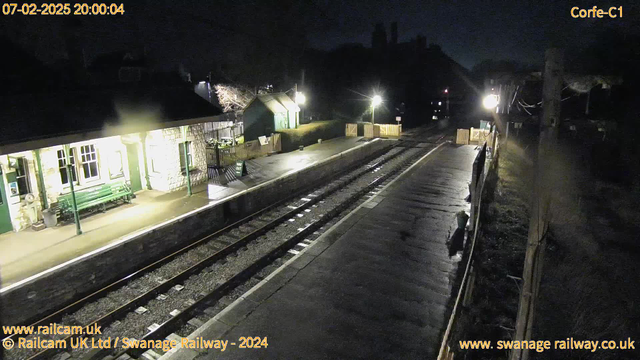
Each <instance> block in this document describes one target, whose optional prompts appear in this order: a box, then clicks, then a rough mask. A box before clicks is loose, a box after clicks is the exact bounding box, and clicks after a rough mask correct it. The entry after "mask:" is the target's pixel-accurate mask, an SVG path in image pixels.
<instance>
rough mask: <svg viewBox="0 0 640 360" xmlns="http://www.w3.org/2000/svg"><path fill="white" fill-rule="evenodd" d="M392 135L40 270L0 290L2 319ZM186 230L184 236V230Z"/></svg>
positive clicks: (199, 232) (218, 222) (174, 245)
mask: <svg viewBox="0 0 640 360" xmlns="http://www.w3.org/2000/svg"><path fill="white" fill-rule="evenodd" d="M392 144H393V142H391V141H382V140H379V139H378V140H375V141H371V142H368V143H365V144H362V145H360V146H358V147H356V148H353V149H350V150H348V151H345V152H343V153H340V154H337V155H334V156H332V157H330V158H327V159H325V160H323V161H322V162H320V163H317V164H314V165H313V166H310V167H307V168H303V169H300V170H298V171H295V172H291V173H288V174H285V175H283V176H281V177H279V178H276V179H274V180H270V181H267V182H265V183H263V184H260V185H258V186H256V187H253V188H251V189H249V190H248V191H246V192H242V193H239V194H238V195H236V196H233V197H231V198H229V199H227V200H226V201H225V202H223V203H217V204H210V205H207V206H204V207H202V208H200V209H198V210H197V211H195V212H191V213H189V214H185V215H182V216H180V217H178V218H176V219H174V220H171V221H169V222H167V223H165V224H161V225H158V226H156V227H153V228H151V229H149V230H148V231H145V232H144V233H142V234H139V235H137V236H135V237H132V238H127V237H126V236H125V237H124V238H123V239H121V241H120V242H117V243H114V244H111V245H109V246H107V247H105V248H102V249H100V250H99V251H96V252H95V253H92V254H91V255H85V256H83V257H80V258H77V259H74V260H72V261H70V262H69V263H67V264H66V265H65V266H62V267H59V268H57V269H55V270H50V271H45V272H43V273H41V274H39V275H38V276H36V277H34V278H32V279H30V280H29V281H27V282H25V283H18V284H14V285H10V286H8V287H7V288H4V289H2V290H0V301H2V305H3V306H2V311H3V313H2V314H1V316H2V323H3V324H8V325H11V324H18V323H24V322H28V320H35V319H36V318H37V317H39V316H41V315H42V314H45V313H48V312H51V311H53V310H55V309H58V308H60V307H61V306H63V305H65V304H68V303H70V302H71V301H74V300H77V299H78V298H79V297H80V296H84V295H88V294H90V293H92V292H94V291H96V290H98V289H100V288H102V287H104V286H105V285H107V284H110V283H112V282H114V281H116V280H118V279H121V278H123V277H124V276H126V275H128V274H130V273H132V272H133V271H135V270H137V269H139V268H140V267H141V266H142V265H145V264H149V263H151V262H153V261H154V260H156V259H158V258H160V257H161V256H164V255H167V254H169V253H171V252H173V251H175V250H176V249H178V248H182V247H184V246H185V245H186V244H188V243H190V242H193V241H195V240H197V239H199V238H200V237H202V236H204V235H205V234H210V233H211V232H213V231H216V230H218V229H220V228H221V227H223V226H224V225H225V221H227V223H228V221H229V220H232V219H239V218H241V217H243V216H246V215H249V214H251V213H253V212H255V211H258V210H259V209H262V208H264V207H266V206H268V205H271V204H273V203H274V202H277V201H279V200H282V199H286V198H288V197H290V196H292V195H294V194H295V193H297V192H300V191H302V190H305V191H306V189H307V188H308V187H310V186H317V185H320V184H323V183H325V182H326V181H327V179H328V178H331V177H333V176H335V175H336V174H337V173H339V172H342V171H345V170H347V169H349V168H350V167H352V166H354V165H355V164H358V163H360V162H361V161H362V160H363V159H365V158H367V157H369V156H371V155H373V154H375V153H378V152H379V151H381V150H383V149H385V148H388V147H390V146H391V145H392ZM186 234H188V236H185V235H186Z"/></svg>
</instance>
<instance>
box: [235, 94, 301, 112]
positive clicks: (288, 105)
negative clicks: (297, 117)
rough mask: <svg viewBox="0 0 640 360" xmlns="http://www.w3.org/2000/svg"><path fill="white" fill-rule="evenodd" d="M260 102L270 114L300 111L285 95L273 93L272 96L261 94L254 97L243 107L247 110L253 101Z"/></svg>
mask: <svg viewBox="0 0 640 360" xmlns="http://www.w3.org/2000/svg"><path fill="white" fill-rule="evenodd" d="M256 100H258V101H260V102H262V103H263V104H264V105H265V106H266V107H267V109H269V111H271V112H272V113H274V114H275V113H281V112H287V111H294V112H296V111H300V108H299V107H298V105H296V103H295V102H293V100H291V98H290V97H289V96H287V94H285V93H274V94H262V95H258V96H256V97H255V98H254V99H253V100H251V101H250V102H249V104H247V106H245V109H246V108H248V107H249V106H250V105H251V104H252V103H253V102H254V101H256Z"/></svg>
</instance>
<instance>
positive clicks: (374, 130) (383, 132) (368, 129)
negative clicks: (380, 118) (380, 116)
mask: <svg viewBox="0 0 640 360" xmlns="http://www.w3.org/2000/svg"><path fill="white" fill-rule="evenodd" d="M401 134H402V125H393V124H364V137H365V138H368V139H370V138H376V137H397V136H400V135H401Z"/></svg>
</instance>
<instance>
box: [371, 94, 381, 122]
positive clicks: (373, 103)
mask: <svg viewBox="0 0 640 360" xmlns="http://www.w3.org/2000/svg"><path fill="white" fill-rule="evenodd" d="M380 104H382V97H380V95H374V96H373V97H372V98H371V124H375V115H376V106H378V105H380Z"/></svg>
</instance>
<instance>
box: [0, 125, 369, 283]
mask: <svg viewBox="0 0 640 360" xmlns="http://www.w3.org/2000/svg"><path fill="white" fill-rule="evenodd" d="M364 143H366V140H365V139H363V138H362V137H348V138H347V137H341V138H336V139H331V140H327V141H323V142H322V143H321V144H314V145H311V146H307V147H305V148H304V150H303V151H294V152H289V153H283V154H275V155H271V156H267V157H262V158H257V159H253V160H248V161H247V162H246V165H247V169H248V175H246V176H243V177H241V178H236V177H235V175H233V173H232V172H233V169H229V170H228V171H227V176H226V178H227V181H224V185H221V182H220V181H219V180H218V181H216V179H213V180H211V181H209V183H207V184H201V185H198V186H195V187H194V188H193V191H192V192H193V195H192V196H190V197H188V196H186V192H187V191H186V189H184V190H180V191H176V192H171V193H164V192H161V191H156V190H143V191H140V192H138V193H136V198H135V199H133V200H132V203H131V204H123V205H120V206H117V207H115V208H112V209H109V210H107V211H106V212H104V213H95V214H91V215H87V216H83V217H82V218H81V220H80V223H81V227H82V230H83V234H81V235H76V228H75V224H74V223H73V222H71V223H68V224H66V225H63V226H56V227H54V228H47V229H44V230H41V231H33V230H31V229H28V230H24V231H21V232H9V233H5V234H1V235H0V276H1V277H0V279H1V285H2V288H5V287H7V286H9V285H11V284H14V283H16V282H19V281H21V280H23V279H26V278H28V277H30V276H32V275H35V274H38V273H40V272H42V271H45V270H47V269H49V268H52V267H54V266H57V265H60V264H63V263H65V262H67V261H69V260H72V259H74V258H76V257H78V256H81V255H84V254H87V253H90V252H92V251H95V250H97V249H100V248H101V247H104V246H107V245H109V244H111V243H113V242H116V241H118V240H119V239H121V238H122V237H124V236H130V235H132V234H135V233H139V232H143V231H145V230H146V229H148V228H150V227H153V226H154V225H157V224H159V223H163V222H165V221H168V220H171V219H173V218H175V217H178V216H180V215H182V214H185V213H188V212H190V211H193V210H196V209H199V208H201V207H203V206H206V205H209V204H211V203H212V202H221V201H224V200H225V199H226V198H228V197H230V196H233V195H234V194H236V193H237V192H240V191H243V190H246V189H248V188H251V187H254V186H257V185H259V184H262V183H264V182H267V181H269V180H272V179H275V178H278V177H279V176H282V175H284V174H287V173H289V172H293V171H297V170H300V169H302V168H304V167H307V166H312V165H313V164H314V163H316V162H319V161H322V160H323V159H326V158H329V157H331V156H333V155H335V154H338V153H342V152H344V151H347V150H349V149H351V148H354V147H357V146H360V145H362V144H364Z"/></svg>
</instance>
